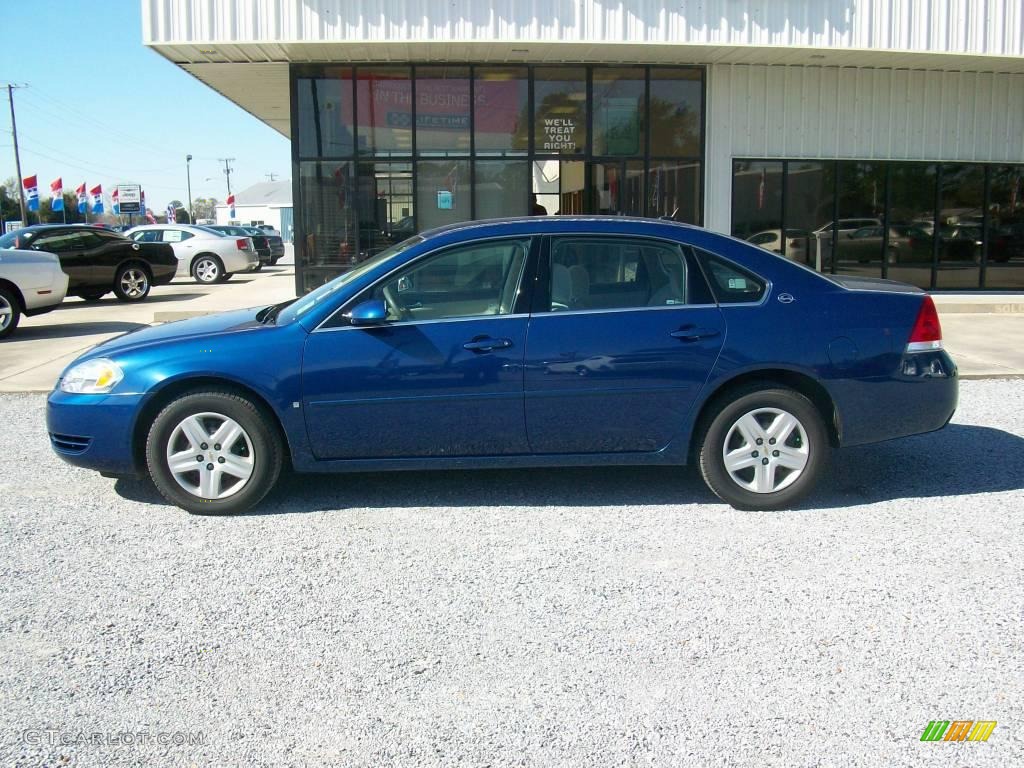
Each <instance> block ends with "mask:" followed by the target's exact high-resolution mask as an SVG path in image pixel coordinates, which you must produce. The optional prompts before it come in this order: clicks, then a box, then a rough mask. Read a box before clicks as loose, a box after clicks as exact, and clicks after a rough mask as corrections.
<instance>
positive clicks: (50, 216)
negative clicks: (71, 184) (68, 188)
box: [39, 192, 85, 224]
mask: <svg viewBox="0 0 1024 768" xmlns="http://www.w3.org/2000/svg"><path fill="white" fill-rule="evenodd" d="M65 217H66V218H65ZM39 221H40V222H42V223H47V224H62V223H63V222H64V221H67V223H68V224H77V223H79V222H80V221H85V216H84V215H82V214H81V213H79V212H78V197H77V196H76V195H74V194H73V193H71V192H65V193H64V210H63V211H55V210H53V200H52V199H50V198H46V199H45V200H40V201H39Z"/></svg>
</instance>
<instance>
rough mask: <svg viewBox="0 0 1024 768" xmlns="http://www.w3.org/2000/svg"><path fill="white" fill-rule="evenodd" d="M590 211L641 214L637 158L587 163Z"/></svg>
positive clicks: (641, 179) (641, 189) (641, 187)
mask: <svg viewBox="0 0 1024 768" xmlns="http://www.w3.org/2000/svg"><path fill="white" fill-rule="evenodd" d="M591 173H592V184H591V188H592V189H593V190H594V196H595V199H594V203H593V206H592V207H593V211H594V213H600V214H605V215H620V216H643V214H644V164H643V161H640V160H631V161H620V162H610V163H594V164H593V165H591Z"/></svg>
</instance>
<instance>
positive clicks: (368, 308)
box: [346, 299, 388, 325]
mask: <svg viewBox="0 0 1024 768" xmlns="http://www.w3.org/2000/svg"><path fill="white" fill-rule="evenodd" d="M346 317H348V320H349V322H350V323H352V325H377V324H378V323H385V322H387V319H388V305H387V304H385V303H384V302H383V301H382V300H381V299H370V300H369V301H364V302H361V303H360V304H356V305H355V306H354V307H353V308H352V311H351V312H349V313H348V315H346Z"/></svg>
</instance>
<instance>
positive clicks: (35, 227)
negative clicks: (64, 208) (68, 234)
mask: <svg viewBox="0 0 1024 768" xmlns="http://www.w3.org/2000/svg"><path fill="white" fill-rule="evenodd" d="M55 229H73V230H74V231H75V232H81V231H83V230H84V231H86V232H89V231H91V232H107V233H109V232H112V231H113V230H110V229H107V228H106V227H97V226H95V225H94V224H30V225H29V226H27V227H19V228H18V229H13V230H11V231H12V232H49V231H52V230H55ZM115 234H116V233H115Z"/></svg>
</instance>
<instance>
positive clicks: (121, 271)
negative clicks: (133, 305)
mask: <svg viewBox="0 0 1024 768" xmlns="http://www.w3.org/2000/svg"><path fill="white" fill-rule="evenodd" d="M150 283H151V281H150V278H149V272H147V271H146V269H145V267H143V266H141V265H139V264H125V265H124V266H122V267H120V268H118V270H117V274H116V275H114V295H115V296H117V298H119V299H120V300H121V301H142V300H143V299H145V298H146V297H147V296H148V295H149V289H150Z"/></svg>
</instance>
